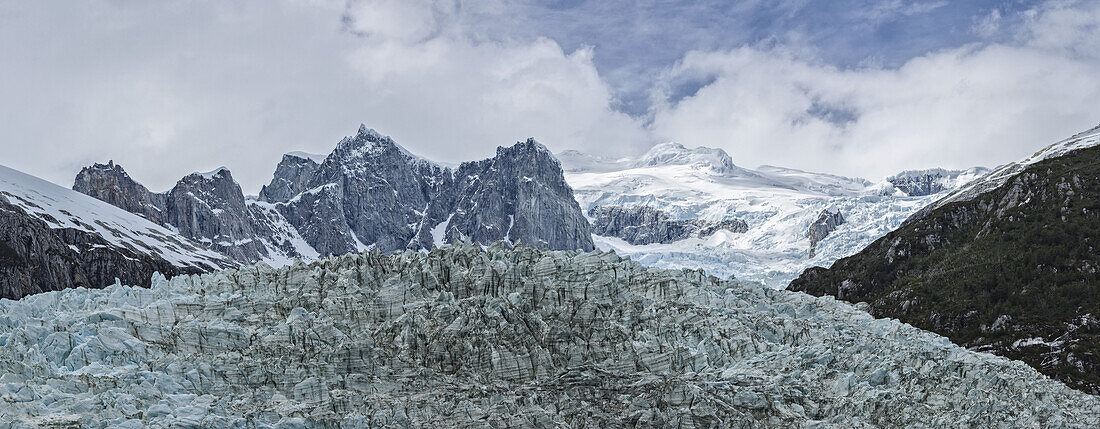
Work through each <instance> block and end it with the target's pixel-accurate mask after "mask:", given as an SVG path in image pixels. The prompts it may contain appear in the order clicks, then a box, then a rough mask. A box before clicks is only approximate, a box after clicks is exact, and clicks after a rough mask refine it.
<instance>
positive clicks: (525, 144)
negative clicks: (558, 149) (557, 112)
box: [497, 137, 554, 158]
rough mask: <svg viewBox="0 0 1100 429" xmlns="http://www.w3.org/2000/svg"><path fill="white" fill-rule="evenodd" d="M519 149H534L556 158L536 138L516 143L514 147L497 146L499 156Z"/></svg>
mask: <svg viewBox="0 0 1100 429" xmlns="http://www.w3.org/2000/svg"><path fill="white" fill-rule="evenodd" d="M518 149H533V150H535V151H536V152H538V153H545V154H546V155H549V156H550V157H551V158H553V157H554V155H553V154H552V153H551V152H550V149H547V148H546V146H545V145H543V144H542V143H539V141H538V140H535V138H534V137H528V138H527V140H524V141H519V142H516V144H514V145H512V146H497V155H498V156H499V155H501V154H504V153H506V152H509V151H513V150H518Z"/></svg>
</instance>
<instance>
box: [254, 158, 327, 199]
mask: <svg viewBox="0 0 1100 429" xmlns="http://www.w3.org/2000/svg"><path fill="white" fill-rule="evenodd" d="M319 167H320V164H318V163H317V162H315V161H313V160H312V159H309V158H307V157H302V156H296V155H292V154H286V155H283V159H282V161H279V165H278V166H277V167H275V178H273V179H272V180H271V183H270V184H268V185H267V186H264V187H263V188H261V189H260V195H259V198H260V201H265V202H269V203H278V202H284V201H286V200H289V199H291V198H294V196H295V195H298V194H300V193H302V192H303V191H305V190H306V189H308V188H307V186H308V185H309V180H310V179H312V178H313V174H314V173H315V172H316V171H317V169H318V168H319Z"/></svg>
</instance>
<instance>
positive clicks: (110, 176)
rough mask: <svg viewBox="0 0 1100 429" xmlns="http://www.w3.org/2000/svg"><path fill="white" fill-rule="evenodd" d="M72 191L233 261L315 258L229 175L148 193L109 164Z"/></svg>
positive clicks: (186, 180) (86, 172) (221, 172)
mask: <svg viewBox="0 0 1100 429" xmlns="http://www.w3.org/2000/svg"><path fill="white" fill-rule="evenodd" d="M73 190H75V191H78V192H80V193H83V194H86V195H90V196H92V197H95V198H97V199H100V200H102V201H104V202H108V203H110V204H112V205H115V206H116V207H119V208H122V209H125V210H128V211H130V212H132V213H135V214H138V215H140V216H142V217H144V218H146V219H149V220H151V221H153V222H156V223H158V224H160V225H161V226H164V227H166V228H169V229H172V230H174V231H176V232H178V233H179V234H180V235H183V236H184V237H187V238H189V239H191V240H194V241H196V242H199V243H202V244H203V245H205V246H207V247H209V248H211V249H213V250H216V251H218V252H220V253H222V254H224V255H226V256H229V257H230V258H232V259H233V260H235V261H238V262H241V263H254V262H260V261H264V262H267V263H269V264H274V265H282V264H286V263H289V262H290V260H291V259H292V258H296V257H312V258H316V257H317V252H316V251H315V250H314V249H312V248H311V247H310V246H309V245H307V244H306V243H305V241H304V240H303V239H302V238H301V236H299V235H298V233H297V231H296V230H294V229H293V228H291V227H289V224H288V223H287V222H286V220H285V219H283V218H282V216H281V215H280V214H278V212H273V211H272V210H271V208H270V207H267V206H264V205H262V204H255V203H256V202H255V201H250V200H247V199H246V198H245V196H244V193H243V192H242V191H241V187H240V185H238V184H237V181H236V180H233V174H232V173H231V172H230V171H229V169H227V168H225V167H221V168H218V169H215V170H213V171H210V172H206V173H198V172H196V173H191V174H189V175H187V176H185V177H183V178H182V179H180V180H179V181H178V182H176V185H175V186H173V187H172V189H170V190H168V191H167V192H163V193H154V192H150V191H149V190H148V189H146V188H145V187H144V186H142V185H141V184H139V183H137V182H136V181H134V180H133V179H132V178H130V176H129V175H128V174H127V173H126V171H125V170H124V169H123V168H122V166H120V165H116V164H114V163H113V162H108V163H107V164H93V165H92V166H90V167H85V168H83V169H81V171H80V173H79V174H77V176H76V180H75V181H74V182H73Z"/></svg>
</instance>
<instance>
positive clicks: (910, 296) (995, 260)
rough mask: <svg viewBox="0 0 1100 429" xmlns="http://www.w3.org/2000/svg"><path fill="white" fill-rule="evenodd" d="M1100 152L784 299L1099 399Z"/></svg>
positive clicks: (808, 277)
mask: <svg viewBox="0 0 1100 429" xmlns="http://www.w3.org/2000/svg"><path fill="white" fill-rule="evenodd" d="M1096 140H1097V139H1096V135H1095V133H1093V134H1092V135H1079V136H1077V138H1076V139H1071V140H1070V141H1066V142H1063V143H1064V144H1066V145H1073V146H1075V147H1077V148H1078V149H1076V150H1073V151H1070V152H1064V151H1063V152H1061V153H1060V154H1059V155H1060V156H1055V157H1049V158H1046V159H1044V160H1041V161H1037V162H1033V163H1028V165H1027V166H1026V167H1024V168H1022V169H1018V170H1017V173H1016V174H1015V175H1014V176H1011V177H1007V178H1003V179H1002V178H996V179H995V180H997V181H998V183H1000V185H999V186H996V187H986V188H987V189H989V190H987V191H986V192H984V193H980V194H973V195H971V196H970V197H968V198H962V199H956V200H954V201H952V202H948V203H946V204H943V205H939V207H938V208H936V209H934V210H931V211H929V212H928V213H925V214H923V215H922V216H920V217H915V218H913V219H911V220H909V221H907V222H906V224H905V225H904V226H902V227H901V228H899V229H898V230H897V231H894V232H891V233H889V234H887V235H886V236H885V237H883V238H881V239H879V240H877V241H875V242H874V243H872V244H871V245H870V246H868V247H867V248H866V249H864V250H863V251H862V252H860V253H858V254H856V255H854V256H851V257H848V258H844V259H841V260H839V261H837V262H836V263H835V264H833V266H832V268H829V269H824V268H819V267H818V268H811V269H808V270H806V272H805V273H803V274H802V276H801V277H799V278H798V279H797V280H795V281H794V282H792V283H791V284H790V287H789V289H791V290H800V291H805V292H808V293H810V294H814V295H834V296H836V297H838V298H840V299H843V300H846V301H851V302H861V301H863V302H867V303H869V304H870V307H869V310H870V312H871V314H873V315H875V316H878V317H892V318H897V319H899V320H901V321H903V322H907V323H910V324H912V325H914V326H917V327H920V328H924V329H928V330H931V331H934V332H937V333H940V334H943V335H945V336H947V337H949V338H951V340H952V341H955V342H956V343H958V344H960V345H963V346H966V347H968V348H973V349H977V350H985V351H990V352H992V353H996V354H999V355H1003V356H1007V357H1010V358H1013V359H1019V360H1022V361H1024V362H1027V363H1028V364H1029V365H1031V366H1032V367H1034V368H1036V369H1038V370H1039V371H1041V372H1043V373H1044V374H1047V375H1050V376H1051V377H1054V378H1057V379H1058V380H1061V381H1064V382H1065V383H1066V384H1068V385H1070V386H1073V387H1076V388H1078V389H1081V390H1084V391H1086V392H1090V393H1094V394H1100V279H1098V275H1097V269H1098V268H1100V253H1098V248H1100V147H1088V144H1083V142H1084V143H1088V142H1091V144H1093V145H1095V144H1096ZM1080 147H1085V148H1083V149H1082V148H1080ZM983 180H984V179H983Z"/></svg>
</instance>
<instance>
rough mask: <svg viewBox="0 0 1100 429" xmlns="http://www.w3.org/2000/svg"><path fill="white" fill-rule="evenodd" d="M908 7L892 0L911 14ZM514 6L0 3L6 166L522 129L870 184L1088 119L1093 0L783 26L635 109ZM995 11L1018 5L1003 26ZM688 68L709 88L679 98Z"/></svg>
mask: <svg viewBox="0 0 1100 429" xmlns="http://www.w3.org/2000/svg"><path fill="white" fill-rule="evenodd" d="M906 4H907V3H902V2H892V3H887V5H888V6H890V7H891V8H893V9H891V10H892V11H893V12H896V13H901V14H903V15H904V14H905V13H920V12H921V10H918V9H912V8H911V7H910V6H905V5H906ZM932 5H933V6H936V5H937V4H932ZM903 6H904V7H903ZM937 7H938V6H937ZM515 10H516V9H514V8H512V9H509V8H508V7H506V6H505V5H504V3H502V2H499V1H486V2H458V1H455V0H438V1H424V0H409V1H398V0H372V1H362V2H353V3H351V4H350V5H345V4H344V3H342V2H330V1H305V0H288V1H283V2H243V3H221V2H210V3H207V2H189V3H182V4H181V3H159V2H158V3H126V4H125V5H122V4H118V3H113V2H81V3H76V4H70V5H60V6H56V7H50V5H49V4H46V3H41V2H33V3H2V4H0V24H3V25H0V61H3V63H2V64H0V99H2V100H5V102H4V103H0V117H2V118H4V120H5V125H4V127H0V150H2V152H3V153H4V156H3V159H2V160H0V163H3V164H5V165H9V166H12V167H14V168H18V169H22V170H24V171H27V172H29V173H32V174H37V175H40V176H43V177H45V178H47V179H50V180H53V181H55V182H58V183H61V184H64V185H67V184H68V183H70V182H71V180H72V177H73V176H74V175H75V173H76V172H77V171H78V170H79V168H80V167H81V166H83V165H86V164H89V163H91V162H93V161H105V160H106V159H109V158H113V159H114V160H115V161H117V162H119V163H121V164H122V165H124V166H125V167H126V168H127V169H128V170H130V171H131V174H132V175H133V176H135V177H136V178H138V179H139V180H141V181H143V182H145V183H147V184H148V185H149V186H150V187H151V188H153V189H154V190H163V189H167V188H168V187H170V186H171V185H172V184H173V183H174V182H175V180H176V179H178V178H179V177H181V176H183V175H184V174H186V173H188V172H191V171H196V170H208V169H211V168H213V167H216V166H218V165H222V164H224V165H227V166H229V167H230V168H231V169H232V170H233V172H234V175H235V176H236V177H237V178H238V180H239V181H240V182H241V183H242V185H243V187H244V188H245V191H246V192H255V191H256V190H257V189H258V188H259V186H260V185H261V184H263V183H265V182H266V181H267V180H268V179H269V178H270V174H271V171H272V170H273V168H274V165H275V163H277V162H278V160H279V157H280V155H281V154H282V153H283V152H286V151H290V150H307V151H311V152H325V151H327V150H329V149H331V148H332V146H333V145H334V144H335V143H336V142H337V141H338V140H339V139H340V138H341V137H342V136H344V135H347V134H350V133H352V132H354V130H355V128H356V126H357V125H358V124H359V122H365V123H367V124H368V125H369V126H372V127H375V128H377V129H379V130H380V131H382V132H384V133H388V134H391V135H393V136H394V137H395V138H396V139H397V140H398V141H399V142H401V143H402V144H403V145H405V146H406V147H408V148H409V149H410V150H412V151H413V152H416V153H419V154H422V155H425V156H427V157H429V158H433V159H438V160H441V161H461V160H469V159H476V158H480V157H485V156H489V155H490V154H491V153H492V151H493V149H494V148H495V147H496V146H499V145H506V144H510V143H512V142H514V141H516V140H519V139H523V138H526V137H528V136H534V137H536V138H538V139H540V140H541V141H543V142H544V143H546V144H547V145H548V146H550V147H551V148H552V149H554V150H556V151H560V150H563V149H570V148H576V149H583V150H587V151H590V152H596V153H605V154H606V153H622V152H637V151H639V150H644V149H645V148H646V147H648V146H649V145H651V144H652V143H654V142H655V141H658V140H666V139H667V140H677V141H680V142H683V143H685V144H688V145H707V146H717V147H723V148H725V149H726V150H727V151H729V152H730V153H731V155H732V156H733V157H734V159H735V161H737V162H739V163H741V164H743V165H747V166H754V165H756V164H760V163H770V164H778V165H785V166H792V167H800V168H805V169H808V170H815V171H828V172H836V173H842V174H848V175H862V176H866V177H870V178H878V177H881V176H882V175H886V174H890V173H893V172H895V171H897V170H900V169H903V168H914V167H929V166H946V167H964V166H969V165H974V164H983V165H992V164H995V163H1000V162H1005V161H1009V160H1012V159H1016V158H1019V157H1021V156H1023V155H1026V154H1028V153H1030V152H1032V151H1034V150H1035V149H1037V148H1038V146H1039V145H1042V144H1043V143H1046V142H1050V141H1052V140H1055V139H1058V138H1060V137H1063V136H1066V135H1069V134H1072V133H1074V132H1076V131H1078V130H1080V129H1082V128H1085V127H1087V126H1090V125H1093V124H1094V123H1095V122H1097V121H1100V112H1098V110H1100V109H1098V108H1097V107H1096V103H1095V100H1097V97H1098V96H1100V88H1098V85H1100V82H1098V81H1100V80H1098V78H1097V76H1100V73H1098V71H1100V67H1098V64H1100V58H1098V54H1097V52H1100V37H1098V31H1097V26H1096V22H1100V6H1098V5H1097V4H1095V3H1086V2H1057V3H1050V4H1047V5H1044V6H1042V7H1040V8H1037V9H1035V10H1034V11H1032V12H1029V13H1028V14H1026V16H1024V17H1023V19H1020V20H1019V21H1021V22H1023V27H1022V28H1020V29H1019V31H1018V32H1017V33H1018V34H1017V36H1016V38H1014V39H1011V40H1010V41H1009V42H1005V43H1002V44H981V45H973V46H966V47H962V48H956V49H952V50H946V51H939V52H933V53H929V54H927V55H925V56H922V57H918V58H914V59H912V60H909V61H908V62H906V63H904V65H902V66H900V67H897V68H882V67H867V68H858V69H840V68H836V67H832V66H829V65H827V64H824V63H822V62H820V61H819V60H816V59H813V58H814V57H813V56H812V55H813V54H812V52H813V49H806V48H807V47H806V46H802V45H794V44H792V43H787V44H786V45H785V46H783V45H781V44H780V43H781V42H778V41H777V40H788V39H789V38H782V39H767V40H769V42H768V43H770V45H769V46H768V47H759V46H757V47H751V46H749V47H742V48H738V49H732V50H722V51H707V52H702V51H700V52H691V53H688V54H687V55H686V56H685V57H684V58H683V59H682V61H680V62H679V63H678V64H677V65H676V66H674V67H673V68H672V69H670V70H667V71H666V72H665V73H664V74H663V75H661V77H660V78H659V79H657V86H656V88H655V89H654V96H655V98H654V99H655V100H656V103H654V105H653V107H652V109H651V110H650V112H649V113H650V115H651V116H650V117H646V118H632V117H630V116H628V115H625V114H623V113H620V112H617V111H615V109H613V108H612V105H613V102H614V100H615V97H616V94H614V93H612V90H611V89H610V87H609V86H608V84H607V79H606V77H604V76H601V75H600V74H599V73H598V72H597V69H596V67H595V65H594V64H593V57H594V56H595V55H599V52H600V51H599V49H598V48H596V49H594V48H588V47H582V48H579V49H576V50H572V51H566V50H563V49H562V48H561V47H560V46H559V44H558V43H557V42H555V41H554V40H551V39H548V38H538V37H517V38H511V37H509V36H508V35H507V34H503V35H502V34H501V32H498V31H495V30H493V28H497V26H502V28H510V27H508V26H507V25H503V20H507V19H509V17H508V14H509V13H515ZM519 10H523V8H522V7H521V8H519ZM872 12H874V13H880V12H882V11H879V12H875V11H872ZM1006 22H1012V23H1015V22H1017V21H1009V20H1007V19H1005V20H1003V21H1002V22H1001V23H1000V24H999V29H998V28H994V29H993V30H996V31H1004V28H1006V27H1008V25H1006V24H1005V23H1006ZM564 24H568V23H567V22H563V25H564ZM979 24H980V23H979ZM991 25H992V24H991ZM979 27H980V26H979ZM980 30H981V29H980V28H976V29H975V31H980ZM993 30H991V31H993ZM789 40H796V39H789ZM805 42H806V43H807V44H812V40H806V41H805ZM639 55H645V53H644V52H642V53H639ZM867 63H868V64H869V63H874V62H873V61H870V62H867ZM634 72H635V71H632V72H631V73H634ZM638 73H641V72H638ZM678 82H679V83H681V84H682V83H684V82H688V83H691V82H694V83H696V84H700V83H706V84H707V85H705V86H703V87H702V88H700V89H699V90H698V91H697V92H696V93H695V94H694V95H693V96H690V97H688V98H685V99H683V100H671V99H669V96H670V94H671V93H673V92H674V91H671V90H669V88H673V87H675V84H676V83H678Z"/></svg>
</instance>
